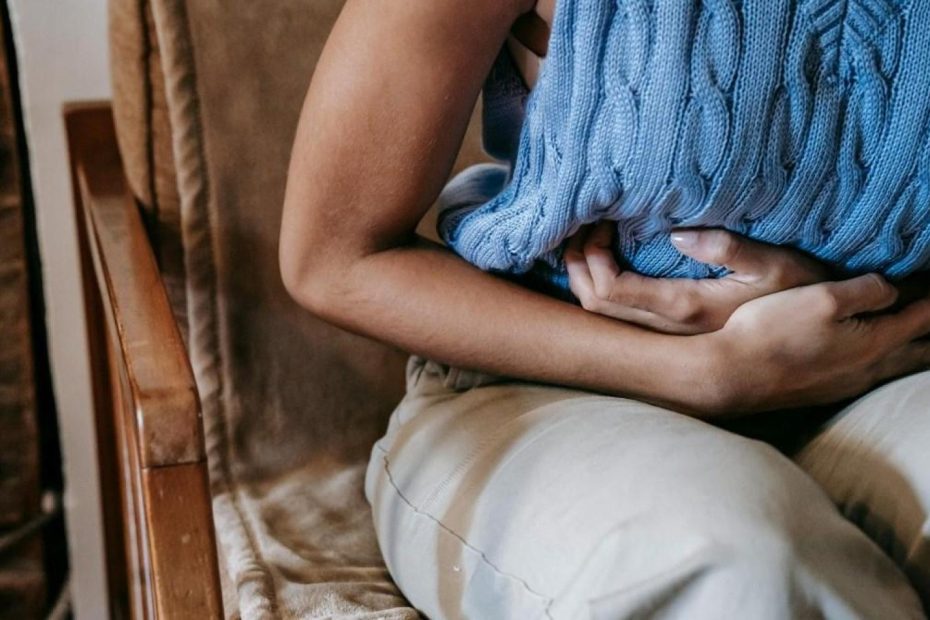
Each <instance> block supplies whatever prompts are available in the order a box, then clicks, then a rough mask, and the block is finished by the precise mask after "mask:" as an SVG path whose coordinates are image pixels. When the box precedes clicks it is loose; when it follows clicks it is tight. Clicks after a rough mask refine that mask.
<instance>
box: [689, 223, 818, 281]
mask: <svg viewBox="0 0 930 620" xmlns="http://www.w3.org/2000/svg"><path fill="white" fill-rule="evenodd" d="M671 241H672V244H673V245H674V246H675V247H676V248H678V251H679V252H681V253H682V254H684V255H685V256H690V257H691V258H693V259H694V260H696V261H699V262H701V263H705V264H708V265H720V266H723V267H726V268H727V269H729V270H730V271H732V272H733V273H734V274H736V275H738V276H744V277H745V276H749V279H750V280H755V279H762V278H765V277H766V276H767V275H770V274H772V273H776V272H780V273H781V275H782V277H781V279H782V280H785V281H786V282H787V284H789V285H791V286H799V285H802V284H810V283H813V282H815V281H818V280H819V279H820V278H818V277H815V274H816V273H817V270H816V265H815V263H813V261H809V260H808V259H806V258H805V257H803V256H801V255H800V254H799V253H797V252H794V251H792V250H790V249H787V248H780V247H778V246H774V245H768V244H765V243H759V242H758V241H753V240H751V239H747V238H746V237H743V236H740V235H737V234H735V233H731V232H729V231H726V230H718V229H701V230H696V229H684V230H676V231H674V232H672V235H671ZM741 279H745V278H741Z"/></svg>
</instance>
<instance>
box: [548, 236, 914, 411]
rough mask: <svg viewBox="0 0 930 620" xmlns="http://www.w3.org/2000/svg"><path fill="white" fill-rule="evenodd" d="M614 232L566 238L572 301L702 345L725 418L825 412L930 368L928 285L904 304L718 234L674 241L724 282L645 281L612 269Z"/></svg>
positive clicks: (889, 288)
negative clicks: (718, 269)
mask: <svg viewBox="0 0 930 620" xmlns="http://www.w3.org/2000/svg"><path fill="white" fill-rule="evenodd" d="M615 230H616V222H602V223H600V224H598V225H596V226H589V227H585V228H584V229H582V230H581V231H580V232H579V233H578V234H576V235H575V236H574V237H572V238H571V239H570V240H569V242H568V244H567V245H566V249H565V263H566V266H567V269H568V273H569V280H570V285H571V290H572V292H573V293H574V295H575V296H576V297H577V298H578V300H579V301H580V302H581V305H582V307H584V308H585V309H586V310H588V311H590V312H594V313H597V314H602V315H605V316H608V317H611V318H614V319H619V320H622V321H626V322H628V323H633V324H637V325H641V326H644V327H647V328H650V329H652V330H655V331H659V332H664V333H668V334H678V335H687V336H699V337H701V338H702V339H704V340H705V341H706V343H707V345H708V346H707V349H706V351H707V352H708V353H707V356H706V363H707V366H708V370H709V380H717V381H719V384H720V389H719V393H720V402H719V403H716V404H715V405H716V407H715V408H717V409H720V410H721V411H727V410H740V411H749V410H760V409H774V408H781V407H790V406H801V405H810V404H825V403H830V402H834V401H837V400H840V399H842V398H847V397H850V396H855V395H857V394H860V393H862V392H864V391H865V390H867V389H868V388H870V387H872V386H874V385H876V384H877V383H880V382H882V381H885V380H888V379H891V378H894V377H898V376H902V375H905V374H910V373H913V372H917V371H920V370H925V369H927V368H928V367H930V342H928V341H927V340H926V338H927V335H928V333H930V296H928V288H927V286H926V279H925V278H923V279H921V280H920V281H918V280H916V279H915V280H913V281H912V282H910V283H909V285H908V286H907V288H909V289H911V292H913V289H916V290H917V293H916V295H910V296H911V297H913V299H908V300H905V299H903V297H902V293H901V290H899V287H896V286H894V285H892V284H891V283H889V282H888V281H887V280H886V279H885V278H883V277H882V276H880V275H877V274H869V275H864V276H860V277H856V278H852V279H847V280H836V279H835V278H833V277H832V274H831V272H830V270H829V269H828V268H826V267H825V266H824V265H821V264H820V263H818V262H817V261H814V260H813V259H811V258H809V257H808V256H805V255H803V254H802V253H800V252H798V251H795V250H791V249H787V248H780V247H776V246H770V245H766V244H763V243H758V242H755V241H752V240H749V239H746V238H744V237H741V236H739V235H736V234H732V233H729V232H726V231H723V230H699V231H697V230H682V231H677V232H673V233H672V242H673V244H674V245H675V246H676V247H677V248H678V250H679V251H680V252H681V253H682V254H685V255H687V256H690V257H691V258H694V259H695V260H698V261H700V262H702V263H706V264H710V265H721V266H724V267H726V268H727V269H728V270H729V271H730V274H729V275H727V276H726V277H723V278H720V279H706V280H690V279H672V278H649V277H645V276H642V275H639V274H636V273H634V272H632V271H625V270H623V269H621V268H620V266H619V265H618V264H617V261H616V260H615V259H614V255H613V252H612V249H611V248H612V247H613V241H614V235H615Z"/></svg>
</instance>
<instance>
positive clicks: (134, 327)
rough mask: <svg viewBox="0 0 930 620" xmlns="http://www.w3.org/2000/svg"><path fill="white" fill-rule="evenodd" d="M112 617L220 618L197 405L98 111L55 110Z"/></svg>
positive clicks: (108, 125)
mask: <svg viewBox="0 0 930 620" xmlns="http://www.w3.org/2000/svg"><path fill="white" fill-rule="evenodd" d="M65 125H66V128H67V133H68V142H69V149H70V153H71V170H72V181H73V185H74V198H75V206H76V209H77V228H78V241H79V248H80V250H81V267H82V278H83V281H84V282H83V284H84V295H85V308H86V311H87V328H88V341H89V342H88V344H89V347H90V357H91V364H92V375H93V380H94V401H95V402H94V405H95V407H94V409H95V413H96V420H95V421H96V428H97V443H98V459H99V464H100V476H101V487H102V488H101V491H102V495H103V502H104V506H103V511H104V525H105V528H106V545H107V550H106V551H107V580H108V586H109V590H110V603H111V606H112V607H113V609H112V610H111V615H112V616H114V617H130V616H131V617H134V618H169V619H172V620H173V619H174V618H220V617H222V602H221V594H220V586H219V572H218V566H217V554H216V542H215V533H214V526H213V517H212V510H211V506H212V502H211V497H210V490H209V483H208V480H207V464H206V454H205V447H204V436H203V428H202V420H201V408H200V401H199V397H198V394H197V389H196V383H195V381H194V376H193V372H192V370H191V366H190V361H189V359H188V356H187V351H186V349H185V347H184V342H183V340H182V339H181V335H180V332H179V330H178V326H177V323H176V322H175V319H174V316H173V314H172V312H171V307H170V305H169V302H168V296H167V294H166V292H165V288H164V285H163V283H162V280H161V275H160V273H159V270H158V266H157V264H156V261H155V256H154V254H153V252H152V248H151V245H150V243H149V240H148V237H147V236H146V233H145V229H144V227H143V225H142V220H141V217H140V215H139V210H138V208H137V205H136V203H135V200H134V198H133V197H132V194H131V193H130V191H129V189H128V187H127V184H126V180H125V177H124V173H123V168H122V162H121V160H120V155H119V150H118V148H117V144H116V134H115V130H114V127H113V118H112V113H111V111H110V107H109V105H108V104H100V103H98V104H81V105H72V106H68V107H66V109H65Z"/></svg>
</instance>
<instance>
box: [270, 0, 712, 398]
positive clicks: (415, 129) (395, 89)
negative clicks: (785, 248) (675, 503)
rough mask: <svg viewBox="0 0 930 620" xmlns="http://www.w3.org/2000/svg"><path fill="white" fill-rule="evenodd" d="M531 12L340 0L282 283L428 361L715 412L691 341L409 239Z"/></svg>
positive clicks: (299, 166)
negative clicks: (497, 65) (490, 78)
mask: <svg viewBox="0 0 930 620" xmlns="http://www.w3.org/2000/svg"><path fill="white" fill-rule="evenodd" d="M531 8H532V1H531V0H507V1H502V0H474V1H471V2H462V1H461V0H410V1H408V2H377V3H372V2H365V1H364V0H349V1H348V2H347V4H346V6H345V9H344V11H343V14H342V15H341V16H340V18H339V20H338V22H337V24H336V26H335V29H334V31H333V33H332V35H331V38H330V40H329V42H328V43H327V46H326V49H325V50H324V53H323V55H322V57H321V59H320V63H319V65H318V67H317V71H316V74H315V76H314V78H313V82H312V84H311V86H310V90H309V92H308V95H307V99H306V102H305V106H304V110H303V113H302V117H301V122H300V126H299V128H298V133H297V138H296V142H295V145H294V151H293V156H292V162H291V169H290V175H289V182H288V189H287V196H286V202H285V210H284V219H283V226H282V236H281V267H282V275H283V277H284V281H285V284H286V286H287V287H288V290H289V291H290V292H291V294H292V295H293V296H294V297H295V299H297V300H298V302H299V303H301V304H302V305H304V306H305V307H306V308H308V309H309V310H311V311H313V312H314V313H316V314H318V315H320V316H321V317H323V318H324V319H326V320H329V321H331V322H333V323H335V324H337V325H340V326H342V327H344V328H346V329H349V330H352V331H356V332H359V333H362V334H365V335H368V336H372V337H375V338H377V339H380V340H383V341H386V342H389V343H392V344H394V345H396V346H398V347H401V348H403V349H405V350H408V351H412V352H415V353H418V354H421V355H424V356H427V357H430V358H432V359H436V360H440V361H443V362H446V363H449V364H453V365H457V366H460V367H466V368H473V369H480V370H485V371H489V372H493V373H498V374H503V375H507V376H512V377H517V378H523V379H529V380H535V381H542V382H549V383H558V384H564V385H572V386H577V387H582V388H587V389H593V390H597V391H602V392H606V393H610V394H620V395H629V396H635V397H638V398H641V399H644V400H650V401H653V402H658V403H662V404H666V405H670V406H673V407H676V408H678V409H682V410H690V411H709V410H713V409H714V408H715V407H716V404H717V403H718V402H719V400H718V397H719V396H720V395H719V394H717V393H716V388H715V387H714V386H715V385H716V382H715V381H714V380H713V379H714V376H713V371H709V370H708V367H709V366H708V362H709V361H710V360H709V357H708V356H709V351H708V350H707V349H706V348H705V340H703V339H702V338H701V337H691V338H685V337H678V336H669V335H663V334H658V333H654V332H650V331H647V330H644V329H641V328H637V327H634V326H631V325H628V324H625V323H621V322H618V321H615V320H612V319H609V318H606V317H602V316H598V315H595V314H592V313H589V312H586V311H584V310H583V309H581V308H578V307H575V306H572V305H570V304H566V303H563V302H560V301H556V300H554V299H550V298H548V297H545V296H543V295H540V294H538V293H535V292H532V291H529V290H526V289H524V288H521V287H519V286H517V285H514V284H512V283H508V282H506V281H503V280H501V279H498V278H495V277H493V276H490V275H488V274H485V273H482V272H481V271H479V270H477V269H475V268H474V267H472V266H470V265H468V264H467V263H465V262H464V261H462V260H461V259H459V258H458V257H456V256H455V255H453V254H452V253H450V252H448V251H447V250H445V249H443V248H442V247H440V246H437V245H434V244H431V243H429V242H426V241H423V240H419V239H417V238H416V237H415V235H414V229H415V227H416V225H417V223H418V222H419V220H420V219H421V217H422V216H423V214H424V213H425V212H426V210H427V209H428V208H429V207H430V205H431V204H432V202H433V201H434V200H435V198H436V196H437V195H438V193H439V192H440V190H441V188H442V186H443V184H444V182H445V180H446V179H447V177H448V175H449V172H450V170H451V167H452V165H453V161H454V159H455V156H456V153H457V151H458V149H459V147H460V145H461V142H462V139H463V135H464V132H465V128H466V126H467V123H468V119H469V117H470V114H471V111H472V109H473V107H474V103H475V101H476V100H477V97H478V94H479V91H480V88H481V84H482V82H483V80H484V77H485V75H486V74H487V72H488V71H489V69H490V66H491V64H492V62H493V60H494V56H495V55H496V54H497V52H498V51H499V50H500V48H501V46H502V45H503V43H504V41H505V39H506V36H507V33H508V31H509V28H510V25H511V24H512V23H513V22H514V21H515V20H516V19H517V18H518V17H519V16H520V15H521V14H522V13H525V12H526V11H528V10H530V9H531ZM711 366H713V365H711Z"/></svg>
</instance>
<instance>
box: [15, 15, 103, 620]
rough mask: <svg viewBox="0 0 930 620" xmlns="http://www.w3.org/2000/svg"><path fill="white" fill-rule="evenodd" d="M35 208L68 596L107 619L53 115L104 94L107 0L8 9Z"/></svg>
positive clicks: (76, 295)
mask: <svg viewBox="0 0 930 620" xmlns="http://www.w3.org/2000/svg"><path fill="white" fill-rule="evenodd" d="M8 3H9V4H10V8H11V12H12V17H13V34H14V40H15V43H16V47H17V55H18V58H19V65H20V87H21V89H22V93H23V100H24V101H23V107H24V111H25V120H26V134H27V139H28V142H29V151H30V162H31V169H32V182H33V189H34V192H35V199H36V212H37V214H36V215H37V221H38V229H39V230H38V234H39V246H40V248H39V249H40V253H41V256H42V262H43V277H44V284H45V298H46V306H47V312H48V314H47V325H48V331H49V346H50V349H51V350H50V354H51V363H52V378H53V381H54V386H55V397H56V400H57V403H58V410H59V424H60V430H61V443H62V456H63V459H64V464H65V479H66V485H67V486H66V491H65V492H66V497H65V505H66V508H67V511H68V512H67V527H68V535H69V541H70V543H69V545H70V556H71V569H72V596H73V598H74V604H75V610H76V612H77V617H78V619H79V620H84V619H86V620H91V619H98V618H104V617H106V616H107V611H106V606H105V605H106V603H105V590H104V584H105V581H104V579H105V578H104V570H103V559H102V557H103V556H102V551H103V543H102V532H101V517H100V509H99V507H100V500H99V489H98V485H97V465H96V460H95V458H94V455H95V451H94V437H93V423H92V417H91V396H90V384H89V375H88V371H87V348H86V342H85V337H84V325H83V320H84V317H83V313H82V301H81V296H80V285H79V280H78V262H77V246H76V241H75V229H74V217H73V207H72V204H71V194H70V192H71V188H70V180H69V178H68V168H67V157H66V152H65V142H64V127H63V125H62V120H61V107H62V104H63V103H64V102H66V101H74V100H80V99H101V98H106V97H108V93H109V90H110V85H109V75H108V68H107V39H106V0H8Z"/></svg>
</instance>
